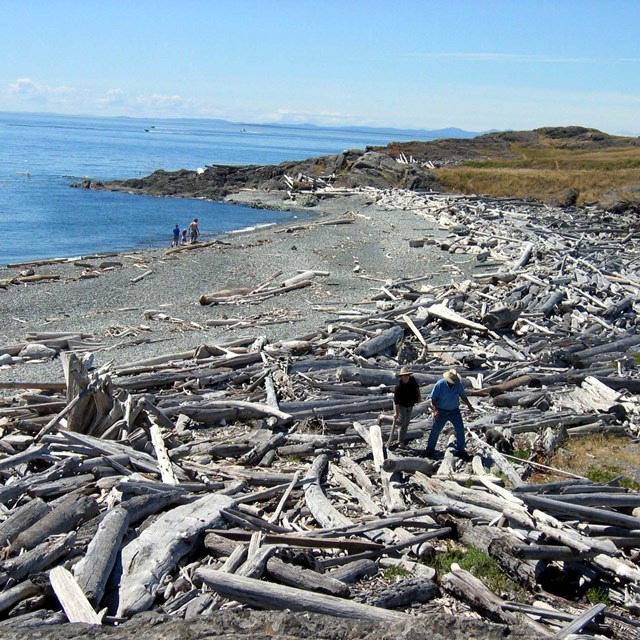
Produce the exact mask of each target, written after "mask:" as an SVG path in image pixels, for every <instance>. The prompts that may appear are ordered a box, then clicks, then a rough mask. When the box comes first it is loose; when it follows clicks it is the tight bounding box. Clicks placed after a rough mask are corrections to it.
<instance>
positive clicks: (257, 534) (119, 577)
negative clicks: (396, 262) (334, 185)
mask: <svg viewBox="0 0 640 640" xmlns="http://www.w3.org/2000/svg"><path fill="white" fill-rule="evenodd" d="M376 197H377V198H378V199H379V201H380V202H383V203H385V202H386V203H388V205H389V207H390V208H398V207H406V208H411V209H413V210H415V211H416V213H417V214H419V215H421V216H426V217H429V218H430V219H433V220H437V221H438V223H439V224H440V225H441V226H442V227H443V228H446V229H447V230H449V231H450V234H449V236H448V237H447V239H446V240H444V241H442V242H441V243H440V247H439V248H440V250H445V251H449V252H452V253H454V252H464V253H467V254H469V255H470V256H471V257H472V258H473V259H474V260H478V268H477V274H476V275H475V277H473V278H472V279H470V280H467V281H464V282H457V283H455V284H452V285H447V286H442V287H433V286H429V285H425V284H423V283H424V281H425V279H427V278H426V277H418V278H415V279H412V280H402V281H387V282H385V283H384V285H383V286H381V287H380V288H379V290H378V291H377V292H376V293H375V294H374V295H373V297H372V299H371V300H368V301H363V305H361V306H360V307H359V308H358V309H350V310H342V311H340V312H339V313H337V314H336V316H335V318H332V320H331V322H330V323H328V324H327V325H326V326H324V327H323V328H321V329H319V330H318V331H317V332H316V333H314V334H312V335H304V336H296V337H294V338H292V339H291V340H288V341H280V342H276V343H270V342H269V341H268V340H267V339H266V337H259V338H254V337H251V338H238V339H235V340H229V341H226V342H222V341H221V342H220V343H219V344H208V345H198V346H197V347H195V348H194V349H193V350H191V351H188V352H183V353H173V354H166V355H164V356H160V357H157V358H153V359H150V360H146V361H139V362H132V363H128V364H122V365H119V366H115V365H105V366H102V367H96V366H95V365H94V364H93V361H92V357H91V353H90V352H91V351H92V346H95V345H93V344H92V341H93V337H92V336H86V335H76V336H70V335H61V336H49V337H48V339H51V340H57V341H58V342H57V343H56V345H57V347H58V350H59V351H61V353H62V354H63V355H62V359H63V365H64V372H65V384H64V385H57V386H56V385H52V386H49V385H47V383H46V382H45V383H42V385H34V384H33V383H31V385H30V386H28V388H26V390H24V388H22V387H21V385H20V384H19V383H9V384H8V385H6V386H5V388H7V386H9V387H12V388H14V389H15V390H16V391H20V393H17V394H16V395H15V396H13V397H9V396H5V397H4V398H3V402H2V406H1V407H0V429H1V437H0V477H1V478H2V486H1V487H0V540H1V541H2V544H3V559H2V562H0V589H1V591H0V617H1V618H2V620H0V628H1V627H2V626H3V625H9V626H11V625H16V626H17V625H23V624H56V623H59V622H61V621H65V620H69V621H83V622H88V623H92V624H114V623H116V622H118V621H119V620H122V619H126V618H128V617H130V616H132V615H134V614H136V613H139V612H142V611H147V610H151V609H153V610H158V611H162V612H165V613H168V614H171V615H175V616H180V617H185V618H191V617H194V616H200V615H206V614H207V613H210V612H213V611H216V610H218V609H220V608H221V607H224V608H229V607H234V606H247V607H255V608H263V609H291V610H303V611H313V612H321V613H330V614H331V615H337V616H345V617H352V618H359V619H369V620H380V621H385V622H396V621H405V620H407V619H409V618H410V617H412V616H413V617H415V616H420V615H424V614H425V613H427V612H429V611H432V610H433V607H438V608H442V609H446V610H449V611H453V612H454V613H456V614H457V615H474V616H481V617H484V618H486V619H488V620H493V621H497V622H500V623H502V624H505V625H508V626H514V625H525V626H527V627H528V628H529V629H530V630H531V633H532V635H535V636H536V637H552V636H553V637H558V638H565V637H570V636H571V634H580V636H579V637H594V638H597V637H603V636H606V637H613V638H622V639H626V638H635V637H638V633H639V631H640V566H639V563H638V559H639V558H640V496H639V495H638V493H637V492H636V491H634V490H633V489H630V488H625V486H624V484H625V483H623V482H622V481H621V479H618V480H614V481H612V482H609V483H599V482H594V481H590V480H588V479H586V478H584V477H580V476H576V475H574V474H570V473H564V474H563V473H562V470H555V472H556V473H557V474H561V475H562V476H563V478H564V479H563V480H554V481H548V482H543V483H540V482H533V480H532V475H531V474H532V472H533V471H539V470H541V469H542V470H548V469H549V467H550V465H551V461H552V456H553V453H554V451H555V449H556V448H557V447H558V446H560V445H561V443H562V440H563V439H564V438H571V437H575V436H578V435H584V434H592V433H602V434H605V435H608V434H615V435H618V436H622V437H625V438H628V439H629V441H632V440H633V439H636V440H637V438H638V436H639V435H640V433H639V425H640V423H639V419H638V416H639V413H640V403H639V399H638V392H639V391H640V376H638V370H637V364H638V363H637V360H638V352H639V351H640V337H639V336H638V332H637V309H638V304H639V302H638V291H640V289H638V284H640V277H639V276H638V275H637V268H636V267H637V265H638V263H639V262H640V247H639V245H638V243H637V238H636V234H635V227H634V225H635V221H634V220H630V219H627V218H623V217H617V218H607V219H603V218H602V214H598V213H597V212H596V211H595V210H594V211H591V210H589V209H583V210H567V211H565V212H564V213H560V212H559V211H557V210H550V209H548V208H546V207H535V208H534V207H533V205H527V206H525V205H523V204H521V203H520V204H519V203H516V202H506V203H505V202H496V201H492V200H488V199H480V198H477V199H474V198H459V199H455V198H444V197H442V196H438V195H435V194H431V195H429V194H427V195H420V196H419V195H416V194H403V193H398V192H393V193H386V192H385V193H377V194H376ZM429 240H430V239H426V240H425V243H424V246H423V247H420V246H419V245H420V243H417V244H416V245H415V246H416V249H415V250H416V251H422V250H426V249H425V247H433V246H434V245H433V244H432V243H431V242H429ZM621 249H623V251H621ZM316 275H318V274H315V273H313V272H308V273H306V274H305V273H303V274H302V276H304V277H301V278H298V279H297V280H296V281H295V282H293V283H287V284H285V283H281V286H278V285H274V284H273V281H272V280H271V281H269V282H265V283H263V286H261V287H258V289H253V290H251V291H243V292H238V291H236V292H226V293H222V294H221V293H220V292H214V294H207V296H206V299H207V302H204V304H225V303H227V304H231V303H236V302H237V301H238V300H246V299H247V296H249V297H251V296H259V294H260V293H263V294H264V293H267V292H268V293H269V295H276V293H277V291H276V290H277V289H279V290H280V291H281V290H282V289H283V288H286V287H290V286H296V285H300V283H305V284H304V286H313V282H314V276H316ZM276 277H277V275H276V276H274V278H273V280H275V278H276ZM354 277H359V276H358V275H355V274H354ZM306 283H308V284H306ZM421 283H422V284H421ZM216 293H217V294H219V295H215V294H216ZM251 302H252V303H253V302H256V303H258V302H259V301H258V300H251ZM147 313H148V314H149V315H148V317H150V318H151V317H153V318H155V319H160V320H163V321H168V322H176V321H177V320H179V322H180V323H183V324H184V325H185V327H188V326H189V323H190V321H189V320H188V319H176V318H171V317H168V316H167V317H160V316H159V315H158V314H159V313H160V312H155V311H149V312H147ZM38 337H39V338H40V339H41V340H43V339H44V337H43V336H38ZM65 341H66V347H65V345H64V344H63V343H64V342H65ZM61 345H62V347H61ZM83 345H85V346H86V349H83V348H82V346H83ZM60 347H61V348H60ZM404 364H408V365H410V366H411V368H412V369H413V371H414V372H415V374H414V375H415V377H416V378H417V380H418V381H419V383H420V385H421V386H422V388H423V397H427V391H428V389H429V388H430V386H431V385H432V384H433V383H435V382H436V381H437V380H438V379H440V378H441V377H442V374H443V372H444V371H446V370H447V369H449V368H450V367H452V366H454V367H456V368H457V369H458V370H459V371H460V373H461V374H462V377H463V382H464V384H465V385H466V386H467V388H468V394H469V396H470V398H471V400H472V402H473V404H474V405H475V407H476V409H477V410H478V411H477V414H476V415H477V417H476V418H475V419H474V420H471V419H469V418H467V420H466V426H467V441H468V450H469V452H470V453H471V454H472V456H471V459H470V460H463V459H460V458H458V457H456V456H455V455H454V447H453V443H452V442H450V443H446V442H444V438H442V440H443V444H444V445H445V446H444V447H441V449H442V451H441V453H440V456H439V457H438V458H437V459H436V460H435V461H434V460H431V461H429V460H425V458H424V457H423V456H422V451H423V448H424V442H422V443H421V439H422V438H423V436H424V435H425V433H426V432H427V431H428V429H429V428H430V423H431V421H430V417H429V415H428V403H427V402H424V403H422V404H421V405H418V406H417V407H416V408H415V410H414V419H413V421H412V423H411V425H410V428H409V430H408V433H407V437H408V445H407V448H406V449H403V450H399V451H398V450H394V451H391V450H389V449H388V448H387V446H386V442H387V437H388V435H389V432H390V430H391V428H392V425H391V419H390V414H391V409H392V400H391V392H392V390H393V387H394V385H395V382H396V380H397V378H396V373H397V371H398V369H399V367H400V366H401V365H404ZM496 433H497V435H496ZM514 440H515V442H516V445H517V448H518V449H520V452H522V451H523V450H527V451H528V452H529V451H530V455H529V456H528V457H527V458H524V459H523V458H522V457H517V456H514V455H512V454H513V448H512V447H513V442H514ZM523 443H524V444H523ZM461 548H474V549H477V550H479V552H481V553H483V554H484V555H485V556H486V557H488V558H491V559H492V561H493V562H494V563H495V564H496V565H497V566H498V567H499V569H500V570H501V571H502V572H503V573H504V574H505V575H507V576H509V577H510V578H511V580H512V583H511V585H512V586H511V587H509V588H508V589H503V590H496V589H492V588H490V586H489V585H488V579H487V578H486V576H484V575H479V574H478V572H477V571H476V573H475V574H474V573H473V572H471V571H469V570H466V569H465V568H463V564H464V562H463V560H460V559H458V561H457V562H453V563H451V562H450V563H448V564H447V565H443V564H442V563H441V562H440V560H439V559H441V558H442V557H443V556H445V555H447V554H448V553H450V552H451V551H452V550H455V549H461ZM596 593H599V594H604V595H603V599H605V602H600V603H598V602H595V601H594V595H593V594H596ZM605 596H606V597H605ZM573 637H576V636H575V635H574V636H573Z"/></svg>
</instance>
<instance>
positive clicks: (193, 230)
mask: <svg viewBox="0 0 640 640" xmlns="http://www.w3.org/2000/svg"><path fill="white" fill-rule="evenodd" d="M199 235H200V229H199V228H198V218H194V219H193V222H192V223H191V224H190V225H189V237H190V238H191V244H193V243H194V242H197V241H198V236H199Z"/></svg>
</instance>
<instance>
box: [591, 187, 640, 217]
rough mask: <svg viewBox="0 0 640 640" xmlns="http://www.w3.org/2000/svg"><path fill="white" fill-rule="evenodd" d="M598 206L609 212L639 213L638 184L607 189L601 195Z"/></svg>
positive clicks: (639, 188) (639, 190)
mask: <svg viewBox="0 0 640 640" xmlns="http://www.w3.org/2000/svg"><path fill="white" fill-rule="evenodd" d="M600 206H601V207H602V208H603V209H605V210H606V211H610V212H611V213H618V214H619V213H640V186H636V185H629V186H626V187H623V188H622V189H620V190H618V189H609V191H607V192H605V194H604V195H603V196H602V200H601V201H600Z"/></svg>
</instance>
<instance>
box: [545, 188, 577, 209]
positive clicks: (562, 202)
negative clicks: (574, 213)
mask: <svg viewBox="0 0 640 640" xmlns="http://www.w3.org/2000/svg"><path fill="white" fill-rule="evenodd" d="M579 195H580V194H579V193H578V192H577V191H576V190H575V189H565V190H564V191H561V192H560V193H556V194H555V195H554V196H552V197H551V199H550V204H552V205H553V206H556V207H574V206H575V204H576V202H577V201H578V196H579Z"/></svg>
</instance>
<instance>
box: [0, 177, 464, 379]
mask: <svg viewBox="0 0 640 640" xmlns="http://www.w3.org/2000/svg"><path fill="white" fill-rule="evenodd" d="M377 193H378V192H376V191H375V190H363V191H362V192H361V193H356V194H354V195H349V196H343V197H330V198H323V199H320V201H319V203H318V204H317V205H316V206H315V207H314V208H313V209H312V211H313V212H314V213H316V214H317V217H315V218H311V219H309V218H306V217H305V219H304V220H301V221H300V224H299V225H297V226H292V225H291V223H287V225H286V226H284V225H275V226H271V227H266V228H262V229H258V230H255V231H251V232H246V233H239V234H233V235H230V236H227V237H225V238H223V239H222V240H221V241H219V242H217V243H215V244H213V245H209V246H201V247H198V248H196V249H193V250H186V251H181V252H179V253H173V254H172V253H170V252H168V251H167V250H166V249H155V250H148V251H139V252H138V251H136V252H129V253H123V254H119V255H117V256H114V255H109V256H108V257H106V256H98V257H95V256H94V257H92V258H86V259H81V260H75V261H69V262H64V263H59V264H44V265H40V266H34V267H32V268H33V270H34V271H35V273H36V274H38V275H41V274H56V275H59V276H60V278H59V280H52V281H40V282H36V283H30V284H18V285H14V284H11V285H9V286H8V287H7V288H6V289H0V299H1V300H2V314H1V319H0V353H2V351H3V350H2V346H3V345H4V346H5V347H6V346H8V345H16V344H19V343H22V342H24V341H25V338H26V335H27V333H28V332H70V331H73V332H82V333H83V334H88V335H90V336H92V337H94V338H95V340H96V341H98V342H99V343H100V344H101V348H100V349H98V350H96V351H95V358H96V363H97V364H99V365H102V364H104V363H106V362H111V361H113V362H114V364H115V365H118V366H121V365H123V364H125V363H129V362H134V361H138V360H142V359H147V358H152V357H155V356H158V355H160V354H168V353H178V352H182V351H187V350H190V349H193V348H194V347H196V346H197V345H199V344H216V343H224V342H225V341H230V340H233V339H235V338H238V337H241V336H256V337H257V336H265V337H266V338H267V340H268V341H269V342H275V341H278V340H284V339H293V338H296V337H298V336H302V335H306V334H309V333H315V332H316V331H318V330H319V329H321V328H322V327H323V326H325V325H326V324H327V323H329V322H331V321H332V320H334V319H335V318H336V316H337V314H338V313H340V312H341V311H344V310H345V309H350V308H357V309H360V310H366V309H369V310H374V309H375V303H374V302H371V297H372V296H373V295H374V294H375V293H376V292H379V291H380V288H381V287H383V286H384V284H385V281H387V280H398V279H412V278H424V280H422V281H421V282H420V283H418V285H417V286H419V285H420V284H432V285H439V284H445V283H449V282H452V281H454V280H459V279H461V278H464V275H465V273H468V272H469V270H470V269H471V267H472V266H473V264H474V263H475V259H474V258H473V257H472V256H468V255H464V254H463V255H461V254H449V253H448V252H446V251H442V250H441V249H440V248H439V247H438V240H439V239H442V238H444V237H445V236H446V233H447V232H446V231H443V230H439V229H438V228H437V227H436V226H435V225H434V224H433V222H431V221H428V220H426V219H424V218H422V217H420V216H419V215H418V214H417V213H415V212H413V211H410V210H397V209H394V210H389V209H387V208H385V207H384V206H380V205H379V204H378V203H377V201H378V196H377ZM228 201H230V202H235V203H240V204H248V205H250V206H259V207H265V208H273V209H280V210H283V209H289V210H296V209H298V210H300V209H302V208H301V207H300V205H297V206H296V204H295V203H294V202H292V201H290V200H284V199H283V196H282V194H281V193H275V192H270V193H266V192H257V191H243V192H241V193H238V194H235V195H234V196H230V197H229V198H228ZM307 211H309V209H307ZM345 218H346V219H350V220H352V221H353V222H352V224H335V225H333V224H316V223H318V222H325V221H329V220H337V219H345ZM298 227H300V228H298ZM415 239H433V240H434V241H435V243H432V244H429V240H427V243H426V244H425V246H423V247H419V248H412V247H410V245H409V241H410V240H415ZM205 244H206V243H203V245H205ZM105 263H106V265H107V268H106V269H105V268H102V269H100V266H101V265H102V266H103V267H104V266H105ZM109 263H111V264H112V266H110V267H109V266H108V265H109ZM89 266H90V267H92V268H93V269H95V270H96V271H97V273H99V275H98V276H97V277H94V278H89V279H83V278H81V277H80V276H81V274H82V273H83V271H85V270H86V269H87V268H88V267H89ZM23 269H24V267H16V268H4V269H0V280H4V279H6V278H11V277H14V276H17V275H19V273H20V272H21V271H22V270H23ZM304 270H313V271H317V272H323V273H325V272H326V273H327V274H328V275H318V276H317V277H315V278H314V279H313V284H312V285H311V286H310V287H306V288H303V289H299V290H295V291H290V292H287V293H283V294H281V295H277V296H274V297H272V298H270V299H268V300H265V301H263V302H260V303H259V304H234V305H229V304H219V305H210V306H202V305H201V304H200V302H199V299H200V296H201V295H203V294H207V293H210V292H214V291H219V290H222V289H229V288H237V287H246V288H248V289H253V288H255V287H256V286H258V285H260V284H261V283H263V282H265V281H266V280H267V279H268V278H269V277H271V276H273V275H274V274H275V273H276V272H281V275H279V276H278V277H277V278H276V279H274V281H273V283H274V284H278V283H279V282H281V281H282V280H284V279H286V278H290V277H292V276H294V275H296V274H298V273H299V272H300V271H304ZM148 271H150V272H151V273H149V274H148V275H146V276H145V277H144V278H142V279H141V280H139V281H138V282H135V283H134V282H132V280H133V279H134V278H136V277H137V276H140V275H142V274H144V273H146V272H148ZM149 311H157V312H160V313H162V314H166V317H165V319H162V320H160V319H157V316H156V318H154V317H152V316H151V317H150V314H149V313H148V312H149ZM220 318H239V319H250V318H260V319H262V320H264V319H269V320H272V321H274V324H268V325H262V326H256V327H246V326H244V327H229V326H216V327H208V326H206V324H205V323H206V321H207V320H211V319H220ZM172 319H177V320H182V321H184V322H174V321H172ZM190 323H194V324H193V325H190ZM62 380H63V372H62V366H61V364H60V360H59V358H54V359H53V360H50V361H37V362H34V361H29V362H24V363H21V364H17V365H16V364H13V365H9V366H0V382H9V381H11V382H15V381H22V382H32V381H42V382H61V381H62Z"/></svg>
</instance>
